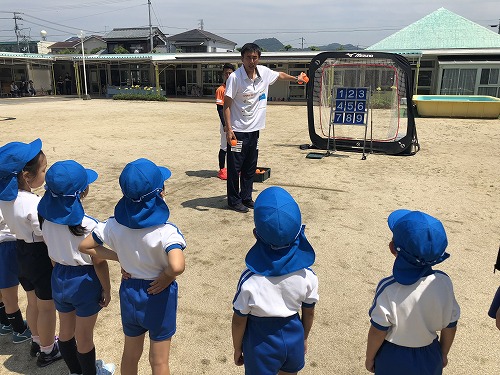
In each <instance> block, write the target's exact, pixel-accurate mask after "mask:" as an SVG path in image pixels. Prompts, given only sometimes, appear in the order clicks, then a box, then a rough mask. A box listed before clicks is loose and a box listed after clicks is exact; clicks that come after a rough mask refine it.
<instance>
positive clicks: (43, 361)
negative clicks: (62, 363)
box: [36, 341, 62, 367]
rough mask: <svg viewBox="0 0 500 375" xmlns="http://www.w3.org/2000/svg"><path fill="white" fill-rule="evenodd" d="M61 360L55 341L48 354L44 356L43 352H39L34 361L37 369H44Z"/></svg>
mask: <svg viewBox="0 0 500 375" xmlns="http://www.w3.org/2000/svg"><path fill="white" fill-rule="evenodd" d="M61 358H62V356H61V352H60V351H59V345H58V344H57V341H55V342H54V348H53V349H52V351H51V352H50V353H49V354H46V353H44V352H42V351H41V352H40V354H39V355H38V358H37V359H36V365H37V366H38V367H45V366H48V365H50V364H52V363H54V362H55V361H58V360H60V359H61Z"/></svg>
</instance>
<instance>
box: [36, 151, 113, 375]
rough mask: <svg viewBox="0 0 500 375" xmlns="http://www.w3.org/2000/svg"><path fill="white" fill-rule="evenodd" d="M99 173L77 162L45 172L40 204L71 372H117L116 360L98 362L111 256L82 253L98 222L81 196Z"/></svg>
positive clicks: (61, 333) (59, 164)
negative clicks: (97, 325)
mask: <svg viewBox="0 0 500 375" xmlns="http://www.w3.org/2000/svg"><path fill="white" fill-rule="evenodd" d="M96 179H97V173H96V172H95V171H93V170H92V169H85V168H84V167H83V166H82V165H80V164H79V163H77V162H76V161H74V160H65V161H58V162H56V163H54V165H52V166H51V167H50V168H49V169H48V170H47V173H46V175H45V182H46V185H45V188H46V192H45V194H44V195H43V197H42V199H41V200H40V203H39V204H38V215H39V218H40V227H41V228H42V234H43V237H44V239H45V242H46V244H47V247H48V252H49V256H50V258H51V259H52V261H53V262H54V263H55V265H54V270H53V271H52V296H53V298H54V302H55V305H56V309H57V311H58V312H59V323H60V325H59V350H60V351H61V355H62V357H63V359H64V361H65V362H66V365H67V366H68V368H69V370H70V373H71V374H83V375H96V374H97V375H111V374H113V373H114V371H115V366H114V365H113V364H110V363H108V364H105V363H104V362H103V361H102V360H98V361H96V351H95V346H94V339H93V336H94V327H95V323H96V321H97V314H98V312H99V311H100V310H101V308H102V307H105V306H107V305H108V304H109V301H110V298H111V297H110V290H111V285H110V281H109V269H108V264H107V262H106V261H105V260H102V259H99V258H91V257H90V256H89V255H87V254H82V253H80V252H79V251H78V245H79V244H80V242H81V241H82V240H83V239H84V238H85V236H86V235H88V234H89V233H90V232H92V229H94V227H95V226H96V225H97V220H96V219H94V218H92V217H90V216H87V215H85V213H84V209H83V206H82V202H81V200H82V199H83V198H84V197H86V196H87V194H88V192H89V185H90V184H91V183H92V182H94V181H95V180H96Z"/></svg>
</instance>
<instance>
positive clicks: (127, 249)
mask: <svg viewBox="0 0 500 375" xmlns="http://www.w3.org/2000/svg"><path fill="white" fill-rule="evenodd" d="M92 236H93V237H94V240H95V241H96V242H98V243H105V244H106V245H108V246H109V247H110V248H111V250H113V251H115V252H116V254H117V255H118V260H119V261H120V265H121V266H122V268H123V269H124V270H125V271H127V272H128V273H130V275H131V276H132V278H134V279H142V280H153V279H155V278H157V277H158V276H159V275H160V274H161V272H163V270H164V269H165V268H166V267H167V266H168V258H167V253H168V252H169V251H170V250H171V249H174V248H180V249H184V248H185V247H186V241H185V240H184V236H183V235H182V233H181V232H180V231H179V229H178V228H177V227H176V226H175V225H174V224H172V223H169V222H167V223H165V224H161V225H157V226H154V227H150V228H142V229H130V228H127V227H126V226H124V225H121V224H119V223H118V222H117V221H116V220H115V218H114V217H110V218H109V219H108V221H106V222H105V223H99V224H97V226H96V227H95V228H94V231H93V232H92Z"/></svg>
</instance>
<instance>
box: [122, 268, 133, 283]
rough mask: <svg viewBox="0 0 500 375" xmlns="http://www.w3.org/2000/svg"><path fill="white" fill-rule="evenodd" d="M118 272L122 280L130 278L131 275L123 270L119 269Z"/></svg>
mask: <svg viewBox="0 0 500 375" xmlns="http://www.w3.org/2000/svg"><path fill="white" fill-rule="evenodd" d="M120 271H121V273H122V280H128V279H130V278H131V277H132V275H131V274H129V273H128V272H127V271H125V270H124V269H123V268H120Z"/></svg>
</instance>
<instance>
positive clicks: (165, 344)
mask: <svg viewBox="0 0 500 375" xmlns="http://www.w3.org/2000/svg"><path fill="white" fill-rule="evenodd" d="M149 342H150V347H149V363H150V364H151V369H152V370H153V375H170V368H169V366H168V361H169V358H170V342H171V339H168V340H164V341H154V340H149Z"/></svg>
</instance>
